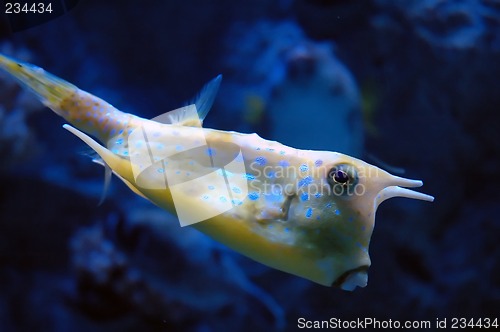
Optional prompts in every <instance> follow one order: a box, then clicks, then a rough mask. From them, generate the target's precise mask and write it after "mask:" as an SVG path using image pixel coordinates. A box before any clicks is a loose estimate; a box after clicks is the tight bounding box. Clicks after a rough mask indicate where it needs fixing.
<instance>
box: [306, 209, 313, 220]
mask: <svg viewBox="0 0 500 332" xmlns="http://www.w3.org/2000/svg"><path fill="white" fill-rule="evenodd" d="M312 214H313V209H312V208H308V209H307V210H306V218H311V216H312Z"/></svg>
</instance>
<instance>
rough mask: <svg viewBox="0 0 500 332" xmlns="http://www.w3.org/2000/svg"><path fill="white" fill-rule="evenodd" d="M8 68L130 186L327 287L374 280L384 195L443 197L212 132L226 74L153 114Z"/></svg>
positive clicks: (328, 157) (254, 139)
mask: <svg viewBox="0 0 500 332" xmlns="http://www.w3.org/2000/svg"><path fill="white" fill-rule="evenodd" d="M0 68H3V69H4V70H6V71H7V72H9V73H11V74H12V75H13V76H14V77H16V78H17V79H18V80H19V81H20V82H22V83H23V85H25V86H26V87H27V88H29V89H31V90H32V91H34V93H35V94H36V95H37V96H38V97H39V98H40V99H41V101H42V102H43V103H44V104H45V105H46V106H47V107H49V108H51V109H52V110H54V111H55V112H56V113H57V114H58V115H60V116H62V117H63V118H64V119H66V120H67V121H68V122H69V123H71V124H72V125H73V126H74V127H73V126H69V125H65V126H64V127H65V128H66V129H68V130H69V131H71V132H72V133H73V134H75V135H76V136H78V137H79V138H81V139H82V140H83V141H84V142H85V143H87V144H88V145H89V146H90V147H91V148H92V149H94V150H95V151H96V152H97V153H98V154H99V156H100V157H101V158H102V162H103V163H104V164H105V166H107V167H109V168H111V170H112V171H113V173H114V174H116V175H117V176H118V177H119V178H120V179H121V180H122V181H124V182H125V183H126V184H127V185H128V186H129V188H130V189H131V190H133V191H134V192H135V193H137V194H139V195H141V196H143V197H145V198H146V199H148V200H150V201H151V202H153V203H155V204H156V205H158V206H160V207H161V208H163V209H165V210H167V211H170V212H171V213H175V214H177V216H178V217H179V219H180V221H181V224H182V225H192V227H195V228H197V229H199V230H200V231H202V232H204V233H206V234H208V235H209V236H211V237H212V238H214V239H216V240H218V241H220V242H222V243H224V244H226V245H227V246H229V247H231V248H233V249H234V250H236V251H238V252H240V253H242V254H244V255H246V256H248V257H250V258H252V259H254V260H256V261H258V262H261V263H263V264H266V265H268V266H271V267H274V268H276V269H279V270H282V271H285V272H289V273H292V274H295V275H298V276H301V277H304V278H307V279H310V280H312V281H315V282H317V283H319V284H322V285H328V286H332V285H335V286H340V287H341V288H343V289H347V290H352V289H354V288H355V287H356V286H361V287H364V286H365V285H366V283H367V278H368V277H367V271H368V267H369V266H370V257H369V255H368V246H369V242H370V238H371V235H372V231H373V227H374V222H375V212H376V209H377V207H378V205H379V204H380V203H381V202H382V201H384V200H386V199H388V198H391V197H395V196H402V197H408V198H414V199H421V200H427V201H432V200H433V197H431V196H428V195H425V194H421V193H418V192H415V191H412V190H409V189H405V188H402V187H418V186H421V185H422V182H421V181H417V180H409V179H404V178H401V177H397V176H393V175H391V174H389V173H387V172H385V171H383V170H381V169H379V168H377V167H375V166H372V165H369V164H367V163H365V162H363V161H361V160H359V159H355V158H352V157H349V156H347V155H343V154H340V153H336V152H326V151H305V150H298V149H294V148H291V147H287V146H285V145H282V144H280V143H278V142H273V141H268V140H265V139H262V138H260V137H259V136H257V135H256V134H240V133H236V132H226V131H220V130H213V129H206V128H202V127H201V122H202V120H203V119H204V117H205V116H206V114H207V112H208V110H209V108H210V107H211V105H212V103H213V100H214V98H215V93H216V92H217V89H218V86H219V83H220V77H218V78H216V79H214V80H213V81H212V82H210V83H209V84H208V85H207V86H206V87H205V89H204V90H203V91H202V92H201V94H200V96H199V98H198V99H197V101H196V103H195V104H193V105H190V106H187V107H184V108H181V109H177V110H174V111H171V112H168V113H166V114H164V115H162V116H160V117H158V118H155V119H152V120H147V119H143V118H140V117H137V116H134V115H131V114H127V113H123V112H121V111H119V110H117V109H115V108H114V107H113V106H111V105H110V104H108V103H106V102H105V101H103V100H101V99H99V98H97V97H95V96H93V95H91V94H89V93H87V92H84V91H82V90H80V89H78V88H77V87H75V86H74V85H71V84H70V83H68V82H66V81H64V80H62V79H59V78H57V77H55V76H53V75H50V74H49V73H47V72H45V71H44V70H43V69H41V68H38V67H35V66H32V65H29V64H24V63H19V62H17V61H15V60H12V59H10V58H7V57H5V56H1V55H0ZM297 121H304V122H307V118H302V119H297ZM75 127H76V128H78V129H76V128H75ZM84 132H86V133H88V134H90V135H92V136H94V137H95V138H96V139H97V140H99V141H100V142H101V143H102V144H103V145H101V144H99V143H97V142H96V141H95V140H94V139H93V138H91V137H90V136H88V135H86V134H85V133H84ZM400 186H401V187H400Z"/></svg>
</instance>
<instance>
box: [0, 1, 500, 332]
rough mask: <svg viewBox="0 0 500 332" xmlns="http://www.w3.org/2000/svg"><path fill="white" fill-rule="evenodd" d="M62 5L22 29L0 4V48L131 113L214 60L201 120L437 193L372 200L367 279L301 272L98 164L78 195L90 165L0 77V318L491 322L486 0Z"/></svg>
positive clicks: (494, 138)
mask: <svg viewBox="0 0 500 332" xmlns="http://www.w3.org/2000/svg"><path fill="white" fill-rule="evenodd" d="M5 2H7V1H5ZM53 2H58V1H53ZM0 3H1V2H0ZM72 3H73V5H75V4H76V5H75V6H74V7H73V8H69V7H68V11H67V13H66V14H64V15H62V16H60V17H58V18H55V19H54V20H51V21H48V22H45V23H42V24H39V25H37V26H34V27H31V28H29V29H17V28H15V25H14V24H13V22H11V21H9V19H8V18H7V16H5V15H4V16H3V17H2V16H1V15H2V14H0V53H3V54H6V55H10V56H12V57H15V58H18V59H21V60H23V61H25V62H30V63H33V64H36V65H38V66H41V67H43V68H45V69H46V70H47V71H49V72H51V73H53V74H55V75H57V76H59V77H61V78H63V79H65V80H67V81H69V82H71V83H73V84H75V85H77V86H78V87H80V88H81V89H83V90H86V91H89V92H91V93H93V94H95V95H97V96H99V97H101V98H103V99H105V100H107V101H108V102H110V103H112V104H113V105H114V106H116V107H117V108H118V109H120V110H122V111H126V112H130V113H134V114H137V115H139V116H142V117H147V118H152V117H154V116H156V115H159V114H162V113H164V112H165V111H168V110H171V109H175V108H178V107H180V106H183V105H185V103H186V102H187V101H189V100H191V99H192V98H193V97H194V96H195V95H196V93H197V91H199V89H200V88H201V87H202V86H203V84H204V83H206V82H207V81H209V80H210V79H212V78H213V77H215V76H216V75H218V74H222V75H223V77H224V79H223V82H222V85H221V89H220V92H219V94H218V97H217V99H216V102H215V105H214V107H213V110H212V111H211V112H210V114H209V115H208V117H207V119H206V120H205V122H204V126H205V127H208V128H216V129H223V130H234V131H240V132H247V133H250V132H256V133H258V134H259V135H260V136H262V137H264V138H266V139H272V140H277V141H279V142H281V143H283V144H286V145H290V146H293V147H298V148H302V149H322V150H330V151H339V152H343V153H346V154H350V155H353V156H356V157H359V158H361V159H363V160H365V161H367V162H369V163H372V164H375V165H378V166H381V167H382V168H385V169H387V170H389V171H391V172H398V173H400V174H404V176H405V177H409V178H415V179H422V180H423V181H424V187H423V188H422V190H421V191H423V192H425V193H428V194H430V195H433V196H435V198H436V200H435V202H434V203H432V204H429V203H426V202H422V201H416V200H406V199H394V200H390V201H388V202H385V203H383V204H382V205H381V206H380V208H379V209H378V213H377V218H376V227H375V230H374V234H373V236H372V240H371V245H370V255H371V259H372V266H371V267H370V270H369V280H368V286H367V287H366V288H363V289H359V288H358V289H356V290H355V291H354V292H346V291H342V290H340V289H336V288H327V287H323V286H320V285H316V284H314V283H312V282H310V281H307V280H303V279H301V278H299V277H296V276H293V275H289V274H286V273H282V272H280V271H276V270H274V269H270V268H267V267H265V266H263V265H261V264H259V263H255V262H253V261H251V260H250V259H247V258H245V257H243V256H241V255H239V254H237V253H235V252H233V251H232V250H230V249H228V248H226V247H224V246H222V245H220V244H218V243H216V242H214V241H212V240H211V239H210V238H208V237H207V236H205V235H203V234H201V233H199V232H197V231H195V230H193V229H190V228H189V227H184V228H181V227H179V224H178V222H177V220H176V218H175V217H173V216H171V215H169V214H168V213H166V212H164V211H162V210H160V209H159V208H156V207H155V206H153V205H152V204H150V203H148V202H147V201H145V200H144V199H142V198H140V197H137V196H136V195H135V194H133V193H132V192H130V190H129V189H128V188H126V186H124V185H123V184H122V183H121V182H120V181H118V180H117V179H116V178H115V179H114V180H113V184H112V187H111V189H110V192H109V193H108V195H107V199H106V201H105V202H104V203H103V204H102V205H100V206H98V202H99V199H100V196H101V192H102V188H103V178H104V175H103V173H104V172H103V170H102V167H100V166H98V165H95V164H93V163H92V162H91V160H90V157H89V151H88V149H87V148H86V147H85V146H84V144H83V143H82V142H81V141H79V140H78V139H77V138H76V137H74V136H73V135H70V134H69V133H68V132H66V131H65V130H63V129H62V128H61V126H62V124H64V121H63V120H62V119H61V118H59V117H58V116H57V115H55V114H53V113H52V112H51V111H50V110H48V109H46V108H44V107H43V106H42V105H41V103H39V102H38V101H36V100H35V99H34V97H33V96H32V95H31V94H30V93H29V92H26V91H24V90H22V89H21V88H20V87H19V86H18V85H17V84H16V83H15V82H14V81H12V80H11V79H10V78H9V77H8V76H7V75H6V74H4V73H0V152H1V157H0V158H1V159H0V331H200V332H201V331H203V332H205V331H255V330H266V331H274V330H276V331H293V330H298V329H299V328H298V320H299V318H305V319H306V320H310V321H312V320H329V319H330V318H338V319H341V320H353V319H354V320H355V319H358V318H360V319H364V318H366V317H371V318H374V319H378V320H389V319H391V320H393V321H395V320H398V321H401V322H403V321H406V320H411V321H416V320H418V321H431V322H432V324H433V325H432V326H433V328H435V322H436V319H441V320H442V319H444V318H447V319H448V326H450V324H451V319H452V318H468V319H470V318H476V319H477V318H490V319H492V320H493V319H494V318H498V319H500V310H499V308H500V263H499V262H500V246H499V245H498V243H499V239H500V193H499V186H500V171H499V170H500V1H497V0H461V1H460V0H448V1H440V0H407V1H389V0H374V1H362V0H351V1H348V0H343V1H342V0H336V1H334V0H332V1H328V0H275V1H268V0H242V1H230V0H217V1H202V0H185V1H152V0H148V1H141V2H140V3H139V2H138V1H128V0H127V1H124V0H121V1H118V0H105V1H102V0H101V1H97V0H81V1H72ZM3 8H4V7H3V4H2V10H3ZM2 13H3V11H2ZM305 121H307V123H308V124H309V125H307V126H305V125H304V122H305ZM499 323H500V322H499Z"/></svg>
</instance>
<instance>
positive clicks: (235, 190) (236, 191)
mask: <svg viewBox="0 0 500 332" xmlns="http://www.w3.org/2000/svg"><path fill="white" fill-rule="evenodd" d="M232 189H233V191H234V192H235V193H236V194H241V189H240V188H239V187H233V188H232Z"/></svg>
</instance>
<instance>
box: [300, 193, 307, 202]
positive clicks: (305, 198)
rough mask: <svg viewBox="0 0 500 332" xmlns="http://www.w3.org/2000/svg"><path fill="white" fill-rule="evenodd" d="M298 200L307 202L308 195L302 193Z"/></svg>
mask: <svg viewBox="0 0 500 332" xmlns="http://www.w3.org/2000/svg"><path fill="white" fill-rule="evenodd" d="M300 200H301V201H307V200H309V194H308V193H302V194H301V195H300Z"/></svg>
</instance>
